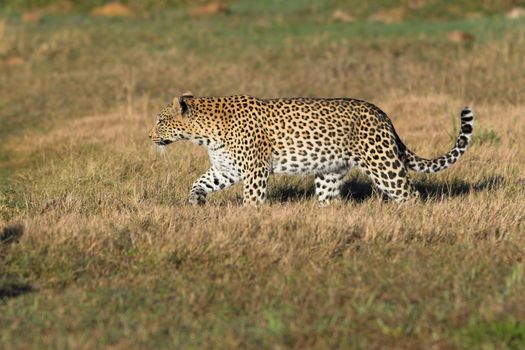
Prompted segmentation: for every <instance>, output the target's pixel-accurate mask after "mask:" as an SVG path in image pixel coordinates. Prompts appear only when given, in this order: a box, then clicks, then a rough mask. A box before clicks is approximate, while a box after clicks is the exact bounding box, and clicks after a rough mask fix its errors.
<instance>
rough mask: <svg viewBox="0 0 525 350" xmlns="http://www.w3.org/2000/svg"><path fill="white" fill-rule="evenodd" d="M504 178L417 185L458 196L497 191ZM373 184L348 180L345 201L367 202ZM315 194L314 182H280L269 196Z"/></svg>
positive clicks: (435, 194)
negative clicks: (293, 183) (303, 183)
mask: <svg viewBox="0 0 525 350" xmlns="http://www.w3.org/2000/svg"><path fill="white" fill-rule="evenodd" d="M503 182H504V178H503V177H502V176H499V175H493V176H488V177H485V178H483V179H482V180H480V181H477V182H474V183H468V182H466V181H461V180H456V181H453V182H426V181H423V182H416V183H415V187H416V189H417V190H418V191H419V193H420V194H421V198H422V199H424V200H433V199H441V198H447V197H457V196H462V195H465V194H468V193H473V192H474V193H475V192H481V191H485V190H496V189H498V188H500V187H501V186H502V184H503ZM374 192H376V193H378V191H376V190H374V188H373V185H372V184H371V183H370V182H369V181H366V180H361V179H353V180H351V181H346V182H345V183H344V185H343V187H342V188H341V198H342V199H343V200H344V201H354V202H358V203H360V202H363V201H364V200H366V199H367V198H370V197H371V196H373V195H374ZM313 197H315V188H314V186H313V185H311V186H307V187H300V186H298V185H290V184H279V185H277V186H276V187H274V188H273V189H270V195H269V198H270V200H272V201H275V202H298V201H301V200H304V199H310V198H313Z"/></svg>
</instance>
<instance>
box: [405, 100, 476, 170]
mask: <svg viewBox="0 0 525 350" xmlns="http://www.w3.org/2000/svg"><path fill="white" fill-rule="evenodd" d="M473 126H474V113H473V112H472V110H471V109H470V108H469V107H465V108H464V109H463V110H462V111H461V129H460V131H459V135H458V137H457V138H456V143H455V144H454V147H453V148H452V149H451V150H450V151H449V152H448V153H447V154H445V155H443V156H441V157H437V158H434V159H425V158H421V157H419V156H417V155H416V154H415V153H414V152H412V151H410V150H409V149H408V148H407V147H406V146H405V145H404V144H403V142H401V139H400V138H399V136H397V135H396V136H397V146H398V149H399V153H400V157H401V159H402V160H403V162H404V163H405V165H406V166H407V168H408V169H410V170H414V171H417V172H419V173H436V172H438V171H441V170H444V169H446V168H448V167H449V166H451V165H452V164H454V163H455V162H456V161H457V160H458V159H459V158H461V156H462V155H463V153H465V151H466V150H467V148H468V146H469V144H470V140H471V138H472V130H473Z"/></svg>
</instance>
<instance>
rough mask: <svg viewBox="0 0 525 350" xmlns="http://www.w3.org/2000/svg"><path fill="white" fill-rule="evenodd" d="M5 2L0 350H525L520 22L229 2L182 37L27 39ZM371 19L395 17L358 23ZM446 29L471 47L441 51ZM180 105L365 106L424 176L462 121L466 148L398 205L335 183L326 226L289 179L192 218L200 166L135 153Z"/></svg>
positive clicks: (488, 5)
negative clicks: (421, 162) (335, 199)
mask: <svg viewBox="0 0 525 350" xmlns="http://www.w3.org/2000/svg"><path fill="white" fill-rule="evenodd" d="M48 2H49V1H42V2H40V4H42V5H46V6H47V3H48ZM9 3H10V4H11V5H9V6H6V7H5V8H4V9H3V10H2V12H0V122H1V125H0V140H1V142H0V230H1V231H0V348H2V349H27V348H35V349H42V348H53V349H67V348H74V349H88V348H106V347H107V348H114V349H129V348H132V349H133V348H301V349H304V348H358V349H359V348H397V349H407V348H421V349H429V348H435V349H455V348H469V349H470V348H484V349H493V348H497V349H519V348H524V347H525V322H524V321H523V320H524V319H525V262H524V255H525V236H524V231H525V167H524V166H523V164H524V162H525V148H524V147H523V139H524V138H525V121H524V118H525V95H524V94H523V87H524V85H523V82H525V69H523V57H525V35H524V34H525V19H523V18H522V19H514V20H510V19H508V18H506V17H505V13H506V12H507V11H509V10H510V8H511V7H512V3H513V2H510V1H509V2H505V1H501V2H491V1H479V2H476V1H465V2H464V6H465V7H464V8H461V7H460V8H459V9H458V8H457V7H454V6H450V7H447V6H444V5H441V6H440V5H439V3H440V2H437V1H427V2H425V1H419V2H418V1H412V2H409V1H390V2H385V4H382V2H377V3H376V5H375V6H372V5H369V7H366V6H365V5H359V4H363V3H365V2H357V1H355V2H352V1H348V2H344V1H328V2H322V1H305V0H301V1H297V2H295V1H294V2H284V1H278V0H272V1H268V2H255V1H254V2H250V1H248V0H238V1H230V2H227V3H228V6H229V8H230V11H229V13H228V14H217V15H212V16H205V17H198V18H194V17H191V16H189V15H188V5H187V4H183V5H181V6H179V7H176V8H174V9H166V8H165V7H162V6H160V8H163V10H158V9H157V10H151V11H150V12H148V13H147V15H144V16H136V17H133V18H94V17H91V16H90V15H89V11H88V10H86V9H85V8H84V7H82V6H80V7H79V8H78V9H76V8H74V9H72V10H71V11H70V12H67V13H63V12H60V13H55V12H46V13H44V15H43V16H42V17H40V18H39V19H38V21H36V23H32V22H29V23H26V22H23V21H21V20H20V14H19V12H17V11H20V10H24V9H27V8H29V7H30V6H32V5H34V3H32V2H31V1H27V2H23V1H11V2H9ZM79 3H83V2H79ZM130 3H131V4H137V3H139V2H130ZM151 3H154V2H151ZM166 3H169V1H165V2H163V3H162V4H166ZM180 3H183V2H180ZM415 3H421V4H422V5H420V6H421V7H414V6H412V5H410V4H415ZM514 3H518V4H520V2H519V1H518V2H514ZM372 4H373V3H372ZM386 4H387V5H388V6H387V5H386ZM83 6H85V5H83ZM130 6H131V5H130ZM163 6H164V5H163ZM360 6H361V7H360ZM411 6H412V7H411ZM153 7H154V6H153ZM277 8H278V10H277ZM383 8H385V9H387V10H389V11H394V12H390V13H391V14H393V13H399V11H398V12H396V11H395V10H396V9H399V8H402V9H406V12H403V13H405V14H404V15H403V16H402V17H403V18H402V19H401V20H400V21H395V22H397V23H389V24H386V23H380V22H377V21H372V20H371V19H372V17H373V14H374V13H375V12H377V11H381V10H382V9H383ZM336 9H342V10H344V11H346V12H347V13H350V14H354V15H355V18H356V19H355V21H351V22H341V21H335V20H333V18H332V13H333V12H334V11H335V10H336ZM352 9H354V10H355V13H353V12H352V11H353V10H352ZM403 11H405V10H403ZM387 15H388V12H387ZM447 18H449V19H447ZM387 22H388V21H387ZM455 30H459V31H463V32H465V33H469V34H470V35H471V37H470V39H469V40H466V41H465V42H452V41H450V40H449V34H450V32H452V31H455ZM186 90H191V91H192V92H193V93H195V94H196V95H232V94H238V93H244V94H252V95H256V96H261V97H274V96H349V97H356V98H362V99H367V100H370V101H372V102H374V103H375V104H377V105H378V106H380V107H381V108H382V109H383V110H384V111H385V112H386V113H387V114H388V115H389V116H390V117H391V119H392V120H393V122H394V125H395V127H396V129H397V131H398V133H399V134H400V136H401V138H402V139H403V140H404V142H405V143H406V144H407V145H408V146H409V147H410V148H411V149H413V150H415V151H417V153H418V154H420V155H422V156H426V157H432V156H436V155H440V154H442V153H444V152H446V151H447V150H448V149H449V147H450V146H451V145H452V143H453V140H454V137H455V133H456V129H457V127H458V122H459V120H458V114H459V112H460V110H461V108H462V107H463V106H465V105H471V106H472V107H473V108H474V111H475V113H476V118H477V119H476V125H475V130H474V134H475V136H474V142H473V145H472V147H471V148H470V149H469V150H468V151H467V153H466V154H465V156H464V157H463V158H462V159H461V160H460V161H459V162H458V163H457V164H456V165H454V166H453V167H451V168H450V169H449V170H447V171H444V172H442V173H439V174H432V175H423V174H414V179H415V182H416V186H417V188H418V189H419V190H420V191H421V193H422V194H423V196H422V200H421V202H419V203H416V204H413V205H407V206H399V205H397V204H393V203H389V202H385V201H384V200H382V197H381V195H380V194H379V193H377V192H376V191H375V190H373V189H372V187H371V185H370V183H369V181H368V180H367V179H366V178H365V177H363V176H362V175H361V174H359V173H351V175H350V176H349V177H348V179H347V184H346V185H345V189H344V196H343V200H342V201H341V203H336V204H334V205H332V206H329V207H327V208H319V207H318V206H317V203H316V199H315V198H314V195H313V181H312V179H311V178H299V177H273V178H272V179H271V181H270V193H269V196H270V200H269V203H268V204H267V205H264V206H262V207H259V208H245V207H242V206H240V203H241V188H240V187H239V186H237V187H234V188H232V189H231V190H227V191H224V192H221V193H216V194H213V195H210V196H209V201H208V204H207V205H206V206H204V207H199V208H193V207H188V206H186V205H185V199H186V195H187V193H188V191H189V189H190V186H191V183H192V181H193V180H194V179H195V178H197V177H198V176H199V175H200V174H201V173H202V172H203V171H204V170H205V169H206V168H207V167H208V160H207V154H206V152H205V150H204V149H202V148H200V147H198V146H195V145H192V144H189V143H180V144H174V145H170V146H169V148H168V151H169V152H168V158H167V159H166V160H164V159H162V158H160V159H156V158H155V155H154V150H153V148H152V145H151V144H150V142H149V140H148V137H147V134H148V131H149V128H150V127H151V126H152V125H153V121H154V118H155V114H156V112H158V111H159V110H160V109H161V107H162V106H164V105H166V104H167V103H168V102H169V101H171V99H172V98H173V96H175V95H178V94H180V93H182V92H183V91H186Z"/></svg>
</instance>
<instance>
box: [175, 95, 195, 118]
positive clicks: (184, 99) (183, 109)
mask: <svg viewBox="0 0 525 350" xmlns="http://www.w3.org/2000/svg"><path fill="white" fill-rule="evenodd" d="M192 98H193V94H192V93H191V92H189V91H186V92H185V93H183V94H182V96H181V97H179V100H178V102H179V106H180V114H182V115H183V116H184V115H186V113H187V112H188V110H189V108H190V107H189V104H188V102H189V100H191V99H192Z"/></svg>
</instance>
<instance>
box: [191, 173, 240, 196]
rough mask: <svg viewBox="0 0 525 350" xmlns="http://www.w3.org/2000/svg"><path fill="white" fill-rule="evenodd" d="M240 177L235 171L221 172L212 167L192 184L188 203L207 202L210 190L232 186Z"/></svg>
mask: <svg viewBox="0 0 525 350" xmlns="http://www.w3.org/2000/svg"><path fill="white" fill-rule="evenodd" d="M239 180H240V178H239V176H237V175H236V174H234V173H225V172H221V171H220V170H218V169H217V168H215V167H211V168H210V169H208V171H206V172H205V173H204V174H202V175H201V176H200V177H199V178H198V179H197V180H195V182H194V183H193V185H192V186H191V190H190V194H189V196H188V203H189V204H191V205H203V204H205V203H206V195H207V194H208V193H210V192H214V191H218V190H222V189H225V188H227V187H230V186H232V185H234V184H236V183H237V182H239Z"/></svg>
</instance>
